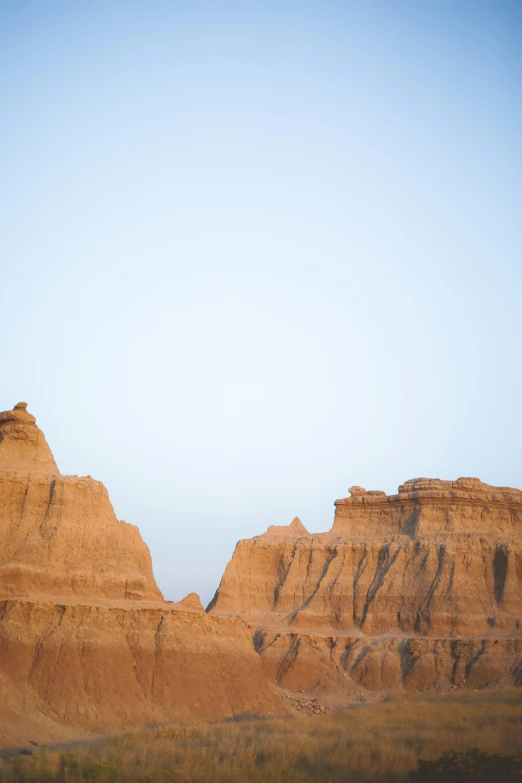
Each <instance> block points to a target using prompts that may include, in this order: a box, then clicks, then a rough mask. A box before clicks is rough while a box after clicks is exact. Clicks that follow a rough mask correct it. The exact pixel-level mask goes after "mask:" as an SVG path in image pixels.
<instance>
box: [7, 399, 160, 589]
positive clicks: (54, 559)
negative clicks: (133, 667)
mask: <svg viewBox="0 0 522 783" xmlns="http://www.w3.org/2000/svg"><path fill="white" fill-rule="evenodd" d="M26 407H27V406H26V404H25V403H19V404H18V405H17V406H15V408H14V409H13V410H12V411H6V412H4V413H0V598H1V597H10V596H32V597H34V596H42V595H49V596H52V595H54V596H80V597H83V598H85V597H93V596H100V597H105V598H134V599H148V600H151V599H155V600H161V599H162V596H161V593H160V591H159V589H158V587H157V585H156V582H155V580H154V576H153V574H152V563H151V558H150V554H149V550H148V548H147V546H146V545H145V543H144V542H143V540H142V538H141V536H140V533H139V530H138V528H137V527H135V526H134V525H128V524H127V523H126V522H120V521H119V520H118V519H116V516H115V514H114V510H113V508H112V505H111V502H110V500H109V495H108V493H107V490H106V489H105V487H104V486H103V484H101V483H100V482H98V481H94V480H93V479H92V478H90V477H87V478H79V477H78V476H62V475H60V473H59V471H58V468H57V466H56V463H55V461H54V458H53V455H52V454H51V450H50V449H49V446H48V445H47V442H46V440H45V437H44V435H43V433H42V432H41V431H40V430H39V429H38V427H37V426H36V420H35V418H34V416H31V414H29V413H28V412H27V409H26Z"/></svg>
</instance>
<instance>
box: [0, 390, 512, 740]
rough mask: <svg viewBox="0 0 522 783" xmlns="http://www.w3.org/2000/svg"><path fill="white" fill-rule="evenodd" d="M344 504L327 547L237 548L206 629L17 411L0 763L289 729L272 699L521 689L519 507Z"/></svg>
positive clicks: (487, 498)
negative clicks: (229, 719) (201, 723)
mask: <svg viewBox="0 0 522 783" xmlns="http://www.w3.org/2000/svg"><path fill="white" fill-rule="evenodd" d="M350 492H351V495H350V497H349V498H346V499H343V500H338V501H337V502H336V504H335V507H336V513H335V519H334V524H333V527H332V529H331V530H330V531H329V532H328V533H323V534H319V535H313V534H310V533H308V531H307V530H306V529H305V527H304V526H303V524H302V523H301V521H300V520H299V519H298V518H297V517H296V518H295V519H294V520H293V521H292V523H291V524H290V525H288V526H286V527H285V526H271V527H269V529H268V531H267V533H266V534H264V535H261V536H258V537H256V538H254V539H251V540H250V541H240V542H239V544H238V545H237V547H236V550H235V552H234V555H233V557H232V560H231V561H230V563H229V564H228V566H227V568H226V571H225V573H224V575H223V579H222V581H221V584H220V586H219V589H218V591H217V592H216V595H215V597H214V599H213V601H212V603H211V605H210V606H209V607H208V610H207V613H206V614H205V612H204V611H203V607H202V606H201V602H200V600H199V597H198V596H197V595H196V594H195V593H190V594H189V595H188V596H187V597H186V598H185V599H183V601H180V602H179V603H177V604H173V603H171V602H165V601H164V600H163V598H162V595H161V593H160V591H159V589H158V587H157V585H156V582H155V580H154V576H153V573H152V565H151V559H150V555H149V551H148V549H147V547H146V545H145V543H144V542H143V540H142V538H141V536H140V533H139V531H138V529H137V528H136V527H134V526H132V525H128V524H127V523H125V522H120V521H118V520H117V519H116V517H115V515H114V511H113V509H112V506H111V503H110V501H109V497H108V494H107V491H106V489H105V488H104V487H103V485H102V484H100V483H99V482H97V481H94V480H93V479H92V478H90V477H87V478H78V477H77V476H62V475H61V474H60V473H59V471H58V468H57V466H56V463H55V461H54V458H53V456H52V454H51V451H50V449H49V446H48V445H47V442H46V440H45V438H44V436H43V434H42V432H41V431H40V430H39V429H38V427H37V426H36V421H35V418H34V416H31V414H29V413H28V412H27V406H26V404H25V403H19V404H18V405H16V406H15V408H14V409H13V410H11V411H6V412H5V413H0V745H2V744H3V745H5V744H18V743H21V742H23V743H25V742H26V741H27V740H28V739H29V738H33V739H36V740H38V741H46V742H48V741H52V740H53V739H61V738H67V739H72V738H74V737H77V736H78V734H79V733H80V732H81V731H94V732H100V731H113V730H118V729H126V728H129V727H132V726H142V725H144V724H148V723H158V722H168V721H175V720H193V719H194V718H199V717H201V718H219V717H224V716H229V715H233V714H237V713H257V714H259V713H265V714H271V713H284V712H285V711H286V708H285V707H284V706H283V703H282V701H281V700H280V699H279V697H278V696H277V695H276V694H277V693H281V691H278V688H277V686H282V687H283V688H286V689H288V690H287V691H284V692H283V693H284V696H285V699H286V700H287V701H290V702H291V700H292V698H293V696H292V695H291V694H290V691H291V690H294V691H303V690H304V691H308V692H310V693H312V692H316V693H320V694H322V696H323V699H324V702H325V703H327V701H328V699H330V706H332V707H333V706H336V705H339V704H342V703H346V702H347V701H350V700H354V699H359V698H365V694H368V692H371V694H372V698H373V697H374V696H375V694H376V693H377V694H379V693H380V694H382V693H383V692H385V691H387V690H388V689H391V688H395V687H404V688H407V689H411V690H417V689H423V690H424V689H429V688H438V689H441V688H442V689H446V688H452V687H472V688H479V687H483V686H488V685H491V684H496V685H503V684H517V685H522V492H521V491H519V490H513V489H508V488H505V487H490V486H488V485H486V484H482V483H481V482H480V481H478V479H458V481H454V482H451V481H439V480H438V479H415V480H413V481H408V482H406V483H405V484H403V485H402V486H401V487H399V491H398V493H397V495H392V496H387V495H385V493H384V492H366V491H365V490H364V489H362V488H361V487H352V489H351V491H350ZM289 694H290V695H289ZM299 698H300V699H304V698H306V697H302V696H301V695H299Z"/></svg>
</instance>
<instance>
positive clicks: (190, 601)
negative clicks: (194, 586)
mask: <svg viewBox="0 0 522 783" xmlns="http://www.w3.org/2000/svg"><path fill="white" fill-rule="evenodd" d="M177 605H178V606H185V607H186V608H187V609H196V610H197V611H198V612H204V611H205V610H204V608H203V604H202V603H201V601H200V598H199V595H198V594H197V593H189V594H188V595H186V596H185V598H183V599H182V600H181V601H178V603H177Z"/></svg>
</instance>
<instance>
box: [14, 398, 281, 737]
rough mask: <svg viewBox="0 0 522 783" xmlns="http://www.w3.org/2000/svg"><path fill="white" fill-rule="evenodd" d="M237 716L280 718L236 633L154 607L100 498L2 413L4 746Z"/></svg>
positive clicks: (121, 525) (17, 416)
mask: <svg viewBox="0 0 522 783" xmlns="http://www.w3.org/2000/svg"><path fill="white" fill-rule="evenodd" d="M246 712H248V713H258V714H259V713H278V712H279V713H281V712H285V708H284V707H283V705H282V703H281V700H280V699H279V698H278V697H277V696H276V695H275V694H274V692H273V691H272V690H271V689H270V687H269V685H268V682H267V678H266V676H265V674H264V671H263V665H262V661H261V659H260V657H259V655H258V654H257V653H256V651H255V649H254V647H253V645H252V633H251V631H250V629H249V627H248V626H247V625H246V623H244V622H243V621H242V620H238V619H234V618H231V619H227V618H219V617H213V616H210V615H207V614H205V612H204V611H203V610H202V607H201V604H200V602H199V598H198V597H197V596H196V595H195V594H191V595H189V596H187V598H186V599H185V600H184V601H182V602H180V603H179V604H172V603H170V602H166V601H164V600H163V596H162V595H161V592H160V590H159V589H158V587H157V585H156V582H155V580H154V576H153V573H152V564H151V558H150V554H149V550H148V548H147V546H146V545H145V543H144V542H143V540H142V538H141V536H140V533H139V531H138V528H136V527H134V526H133V525H129V524H127V523H126V522H120V521H119V520H118V519H117V518H116V516H115V514H114V511H113V508H112V506H111V503H110V500H109V496H108V494H107V490H106V489H105V487H104V486H103V485H102V484H100V483H99V482H98V481H94V480H93V479H92V478H90V477H87V478H78V477H77V476H62V475H61V474H60V473H59V471H58V468H57V466H56V462H55V461H54V458H53V455H52V453H51V450H50V448H49V446H48V445H47V442H46V440H45V437H44V435H43V433H42V432H41V431H40V430H39V428H38V427H37V426H36V423H35V418H34V416H31V414H29V413H28V412H27V406H26V404H25V403H19V404H18V405H16V406H15V408H14V410H12V411H6V412H5V413H0V746H4V747H5V746H9V745H13V746H16V745H19V744H21V743H27V742H28V741H29V740H33V741H36V742H52V741H54V740H62V739H67V738H76V737H80V736H82V735H83V734H84V733H85V732H96V733H100V732H103V733H107V732H110V731H117V730H121V729H128V728H129V727H133V726H136V727H137V726H143V725H146V724H152V723H165V722H171V721H177V720H192V719H194V718H199V717H204V718H221V717H226V716H230V715H234V714H238V713H246Z"/></svg>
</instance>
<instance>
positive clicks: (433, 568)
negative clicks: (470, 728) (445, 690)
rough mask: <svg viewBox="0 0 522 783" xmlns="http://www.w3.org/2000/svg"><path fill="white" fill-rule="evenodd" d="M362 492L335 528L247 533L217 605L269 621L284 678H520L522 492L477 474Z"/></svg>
mask: <svg viewBox="0 0 522 783" xmlns="http://www.w3.org/2000/svg"><path fill="white" fill-rule="evenodd" d="M350 492H351V496H350V497H349V498H346V499H343V500H338V501H336V503H335V507H336V513H335V519H334V524H333V527H332V529H331V530H330V531H329V532H328V533H324V534H320V535H310V534H309V533H307V532H306V531H304V532H303V531H302V530H300V529H299V530H292V526H289V527H288V528H287V532H286V533H284V532H282V530H281V528H277V529H276V528H270V529H269V530H268V532H267V533H266V534H264V535H262V536H258V537H256V538H254V539H251V540H249V541H240V542H239V543H238V545H237V547H236V550H235V552H234V555H233V557H232V560H231V561H230V563H229V564H228V566H227V568H226V570H225V573H224V576H223V579H222V581H221V584H220V586H219V589H218V591H217V593H216V595H215V597H214V599H213V601H212V603H211V605H210V606H209V611H211V612H212V613H215V614H220V615H228V616H240V617H243V618H244V619H245V620H247V621H248V622H249V623H250V624H251V625H252V626H254V627H255V628H256V629H257V632H256V640H257V642H256V644H257V649H258V650H259V652H260V653H261V655H262V656H263V658H264V660H265V664H266V665H267V666H268V669H267V671H268V672H270V673H271V674H272V675H273V676H275V677H276V679H277V681H278V682H279V683H280V684H284V683H287V684H288V682H294V680H296V678H297V680H296V682H297V684H299V685H302V686H303V687H305V685H303V682H304V680H306V681H307V682H308V685H307V686H306V687H311V686H310V682H311V681H313V682H315V683H316V684H317V683H318V682H319V681H321V682H323V684H324V682H326V681H328V682H330V684H331V683H332V682H334V681H336V682H337V681H340V682H341V683H345V685H348V683H347V682H345V680H346V678H348V679H349V680H350V681H351V682H355V683H357V684H363V683H364V684H365V687H369V685H370V684H371V685H372V688H377V689H379V688H384V687H390V686H391V684H393V683H396V682H399V681H401V682H402V683H403V684H404V685H406V686H407V687H412V688H415V687H420V684H422V686H423V687H428V685H430V684H431V685H433V684H437V685H440V686H445V685H446V686H449V685H457V684H459V685H460V684H462V683H465V682H467V683H468V684H469V685H472V684H476V683H477V682H480V683H481V684H485V683H486V682H496V681H500V679H501V678H504V680H506V681H516V682H518V681H520V667H521V665H522V664H521V660H522V492H521V491H519V490H514V489H508V488H505V487H491V486H488V485H486V484H483V483H481V482H480V481H479V480H478V479H458V481H440V480H438V479H414V480H412V481H408V482H406V483H405V484H403V485H402V486H401V487H399V492H398V494H397V495H392V496H387V495H386V494H385V493H384V492H366V491H365V490H364V489H362V488H361V487H352V489H351V490H350ZM293 524H294V523H292V525H293ZM276 531H277V532H276ZM319 640H321V641H319ZM419 645H420V646H419ZM486 664H487V665H486ZM421 669H422V672H423V674H422V676H420V674H419V672H420V670H421ZM478 670H480V672H481V674H480V675H479V674H478V673H476V672H478ZM304 671H306V672H307V674H306V675H304V674H302V675H299V676H298V674H297V673H298V672H301V673H302V672H304ZM326 671H327V672H328V674H326V673H325V672H326ZM321 672H322V674H321ZM428 672H429V673H428ZM462 672H464V673H465V674H464V675H463V674H462ZM472 673H473V675H472ZM303 677H304V680H303V679H302V678H303ZM325 678H326V680H325ZM294 684H295V682H294Z"/></svg>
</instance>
